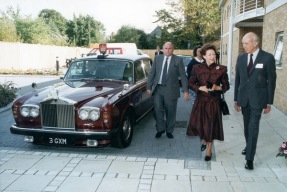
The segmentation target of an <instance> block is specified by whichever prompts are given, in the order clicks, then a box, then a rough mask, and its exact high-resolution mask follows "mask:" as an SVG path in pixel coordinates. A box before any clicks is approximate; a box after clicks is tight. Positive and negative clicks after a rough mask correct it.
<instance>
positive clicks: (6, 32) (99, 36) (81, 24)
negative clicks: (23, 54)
mask: <svg viewBox="0 0 287 192" xmlns="http://www.w3.org/2000/svg"><path fill="white" fill-rule="evenodd" d="M1 15H2V17H1V16H0V41H8V42H19V41H21V42H23V43H31V44H46V45H59V46H66V45H74V46H86V47H87V46H89V43H102V42H104V32H105V29H104V26H103V24H102V23H101V22H99V21H96V20H95V19H94V18H93V17H91V16H89V15H87V16H81V15H80V16H79V17H75V16H74V19H73V20H72V21H68V20H67V19H65V18H64V17H63V16H62V15H61V14H60V13H59V12H57V11H55V10H53V9H43V10H42V11H40V13H39V15H38V17H37V18H36V19H33V18H31V17H30V16H27V17H22V16H21V15H20V10H19V9H17V10H13V8H12V7H10V8H8V10H7V11H6V12H3V11H1Z"/></svg>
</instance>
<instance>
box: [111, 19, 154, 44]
mask: <svg viewBox="0 0 287 192" xmlns="http://www.w3.org/2000/svg"><path fill="white" fill-rule="evenodd" d="M111 42H114V43H135V44H136V45H137V47H138V48H139V49H146V48H148V47H149V45H148V41H147V35H146V33H145V32H144V31H143V30H140V29H137V28H135V27H133V26H130V25H123V26H122V27H121V28H120V29H119V30H118V32H117V34H116V35H114V36H113V37H112V39H111Z"/></svg>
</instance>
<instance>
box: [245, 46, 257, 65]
mask: <svg viewBox="0 0 287 192" xmlns="http://www.w3.org/2000/svg"><path fill="white" fill-rule="evenodd" d="M258 53H259V48H257V49H256V51H254V52H253V53H252V54H253V55H252V61H253V64H254V61H255V59H256V57H257V55H258ZM249 60H250V53H248V57H247V66H248V64H249Z"/></svg>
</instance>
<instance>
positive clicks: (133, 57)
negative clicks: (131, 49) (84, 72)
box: [79, 54, 150, 61]
mask: <svg viewBox="0 0 287 192" xmlns="http://www.w3.org/2000/svg"><path fill="white" fill-rule="evenodd" d="M98 56H100V58H99V57H98ZM81 59H127V60H132V61H136V60H140V59H150V57H149V56H147V55H126V54H111V55H105V56H104V57H103V56H102V55H91V56H87V57H83V58H80V59H79V60H81Z"/></svg>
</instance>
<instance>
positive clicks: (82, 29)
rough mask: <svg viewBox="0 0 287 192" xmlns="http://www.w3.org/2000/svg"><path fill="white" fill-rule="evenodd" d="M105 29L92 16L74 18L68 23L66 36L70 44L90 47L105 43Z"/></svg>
mask: <svg viewBox="0 0 287 192" xmlns="http://www.w3.org/2000/svg"><path fill="white" fill-rule="evenodd" d="M104 32H105V28H104V26H103V24H102V23H101V22H99V21H96V20H95V19H94V18H93V17H92V16H89V15H87V16H82V15H80V16H79V17H76V16H74V18H73V20H71V21H68V23H67V30H66V34H67V36H68V42H69V43H71V44H73V45H75V46H89V44H90V43H102V42H104Z"/></svg>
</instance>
